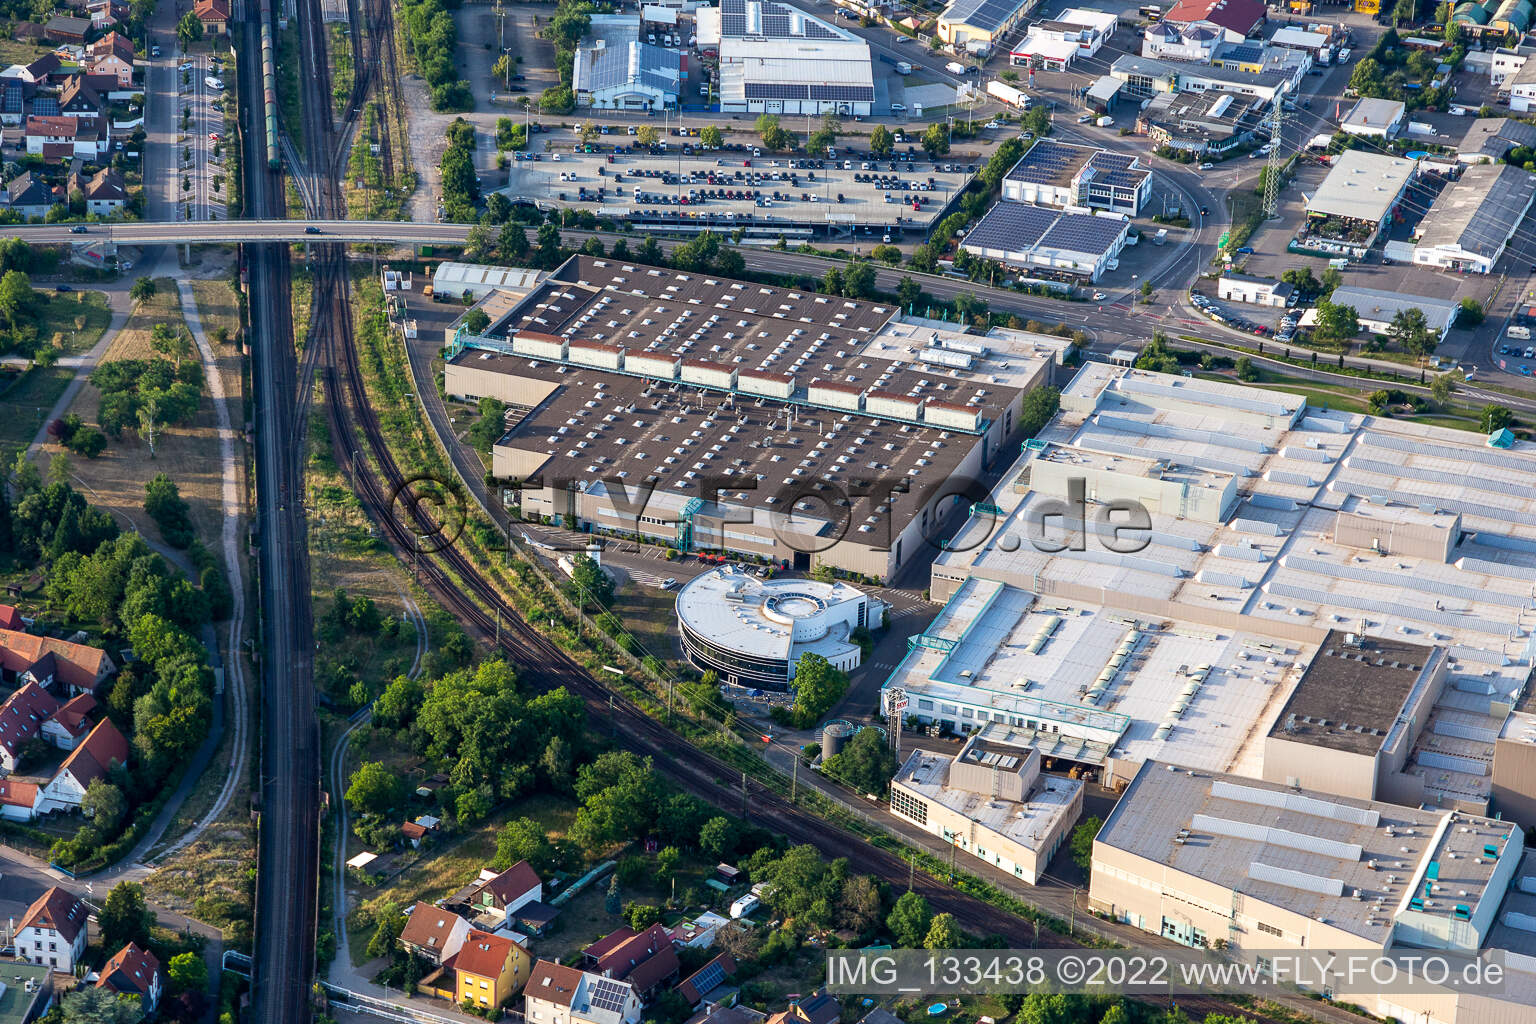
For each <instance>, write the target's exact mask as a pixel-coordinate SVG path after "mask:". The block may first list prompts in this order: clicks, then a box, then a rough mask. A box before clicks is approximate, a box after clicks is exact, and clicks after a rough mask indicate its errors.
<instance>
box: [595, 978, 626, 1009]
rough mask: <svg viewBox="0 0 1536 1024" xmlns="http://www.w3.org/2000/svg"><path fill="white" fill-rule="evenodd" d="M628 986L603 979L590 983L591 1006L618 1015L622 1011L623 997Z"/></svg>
mask: <svg viewBox="0 0 1536 1024" xmlns="http://www.w3.org/2000/svg"><path fill="white" fill-rule="evenodd" d="M628 991H629V989H628V986H626V985H621V984H619V983H618V982H616V981H609V980H607V979H603V980H601V981H595V982H593V983H592V1005H593V1006H596V1007H597V1008H599V1009H602V1010H608V1011H610V1012H612V1013H618V1012H620V1011H621V1010H623V1009H624V997H625V996H626V995H627V994H628Z"/></svg>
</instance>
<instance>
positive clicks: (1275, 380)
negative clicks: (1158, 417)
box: [1200, 369, 1478, 430]
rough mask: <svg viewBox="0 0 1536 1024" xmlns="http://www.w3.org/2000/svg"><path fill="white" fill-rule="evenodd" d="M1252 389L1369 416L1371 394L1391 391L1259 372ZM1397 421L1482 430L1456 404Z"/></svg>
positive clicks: (1469, 411) (1473, 414) (1472, 413)
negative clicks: (1279, 393)
mask: <svg viewBox="0 0 1536 1024" xmlns="http://www.w3.org/2000/svg"><path fill="white" fill-rule="evenodd" d="M1200 376H1203V377H1210V378H1212V379H1215V380H1228V381H1230V380H1232V379H1233V378H1232V376H1231V375H1230V374H1219V373H1203V374H1201V375H1200ZM1251 386H1253V387H1259V388H1265V389H1267V390H1270V391H1284V392H1286V393H1288V394H1292V395H1302V396H1304V397H1305V398H1306V399H1307V402H1308V403H1309V404H1311V405H1315V406H1317V407H1318V408H1327V409H1337V410H1340V411H1342V412H1350V413H1361V414H1368V413H1370V411H1371V410H1370V402H1369V398H1370V394H1371V392H1373V391H1380V390H1390V389H1389V387H1388V386H1387V385H1386V384H1382V383H1380V382H1372V385H1371V386H1369V387H1353V386H1351V385H1348V384H1329V383H1325V382H1322V381H1313V380H1306V379H1304V378H1301V377H1292V376H1289V375H1287V374H1282V373H1276V372H1274V371H1272V370H1265V369H1260V370H1259V379H1258V380H1256V381H1252V382H1251ZM1397 418H1398V419H1403V420H1410V421H1412V422H1414V423H1424V424H1427V425H1429V426H1434V427H1449V428H1450V429H1452V430H1477V428H1478V410H1476V409H1473V408H1470V407H1468V406H1463V405H1458V404H1456V403H1455V402H1454V401H1453V402H1451V403H1449V404H1448V405H1447V407H1446V408H1444V409H1441V410H1438V411H1436V412H1432V413H1423V414H1419V415H1413V414H1407V415H1400V416H1398V417H1397Z"/></svg>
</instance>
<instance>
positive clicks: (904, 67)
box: [896, 60, 912, 75]
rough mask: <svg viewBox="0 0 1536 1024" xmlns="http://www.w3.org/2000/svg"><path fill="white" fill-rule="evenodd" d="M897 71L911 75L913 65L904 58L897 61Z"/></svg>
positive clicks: (900, 73) (899, 73)
mask: <svg viewBox="0 0 1536 1024" xmlns="http://www.w3.org/2000/svg"><path fill="white" fill-rule="evenodd" d="M896 73H897V74H898V75H910V74H911V73H912V65H911V64H909V63H907V62H906V61H904V60H899V61H897V62H896Z"/></svg>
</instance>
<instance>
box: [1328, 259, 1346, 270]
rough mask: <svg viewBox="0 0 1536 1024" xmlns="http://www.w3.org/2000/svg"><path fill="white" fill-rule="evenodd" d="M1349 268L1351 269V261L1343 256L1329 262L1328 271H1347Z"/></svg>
mask: <svg viewBox="0 0 1536 1024" xmlns="http://www.w3.org/2000/svg"><path fill="white" fill-rule="evenodd" d="M1348 268H1349V260H1347V259H1345V258H1344V257H1342V256H1337V257H1335V258H1333V259H1331V260H1329V261H1328V269H1329V270H1347V269H1348Z"/></svg>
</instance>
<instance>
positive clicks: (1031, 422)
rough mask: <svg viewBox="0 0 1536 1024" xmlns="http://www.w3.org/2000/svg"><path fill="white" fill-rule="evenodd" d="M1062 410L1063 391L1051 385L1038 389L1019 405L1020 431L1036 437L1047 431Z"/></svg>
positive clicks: (1026, 396)
mask: <svg viewBox="0 0 1536 1024" xmlns="http://www.w3.org/2000/svg"><path fill="white" fill-rule="evenodd" d="M1060 408H1061V389H1060V388H1058V387H1054V386H1051V385H1047V386H1045V387H1038V388H1035V389H1034V390H1032V391H1030V392H1029V393H1027V394H1026V395H1025V396H1024V400H1023V402H1022V403H1020V405H1019V429H1020V430H1022V431H1023V432H1024V433H1026V434H1028V435H1029V436H1030V437H1034V436H1035V435H1036V434H1038V433H1040V431H1041V430H1043V429H1045V425H1046V424H1047V423H1049V422H1050V421H1051V417H1052V416H1055V415H1056V412H1057V410H1058V409H1060Z"/></svg>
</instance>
